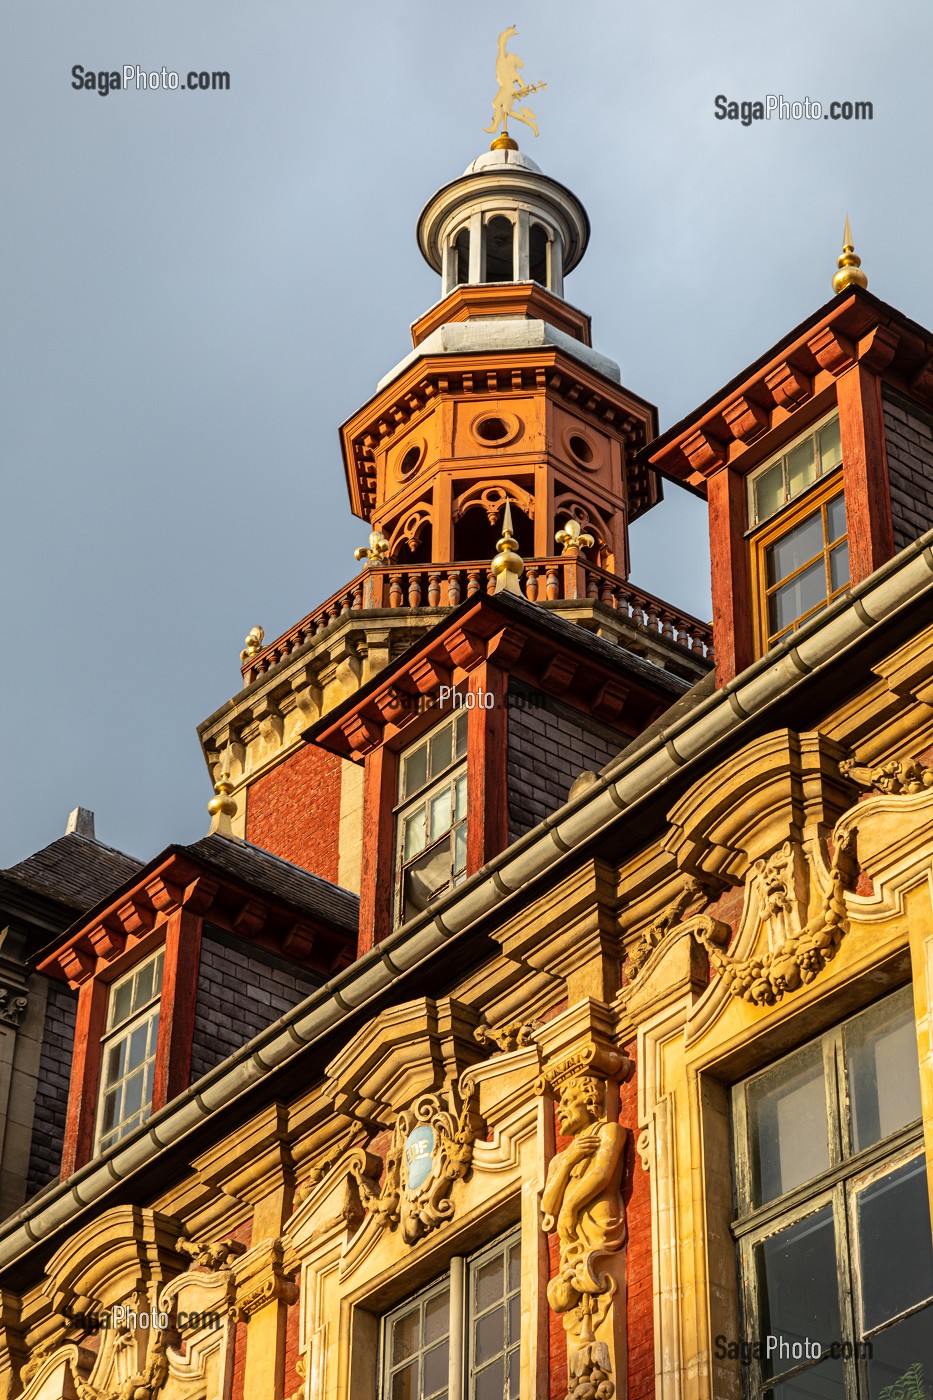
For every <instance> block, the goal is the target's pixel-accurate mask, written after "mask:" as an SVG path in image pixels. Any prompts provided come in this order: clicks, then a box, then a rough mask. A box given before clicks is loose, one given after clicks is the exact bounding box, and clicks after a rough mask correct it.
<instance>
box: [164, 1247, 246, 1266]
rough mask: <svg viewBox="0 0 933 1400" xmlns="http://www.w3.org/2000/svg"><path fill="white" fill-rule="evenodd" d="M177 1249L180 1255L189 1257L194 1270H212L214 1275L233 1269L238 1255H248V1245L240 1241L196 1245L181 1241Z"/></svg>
mask: <svg viewBox="0 0 933 1400" xmlns="http://www.w3.org/2000/svg"><path fill="white" fill-rule="evenodd" d="M175 1248H176V1250H177V1251H178V1253H179V1254H186V1255H187V1256H188V1258H189V1259H190V1260H191V1267H192V1268H197V1269H210V1271H211V1272H212V1273H217V1272H218V1271H219V1270H221V1269H229V1268H231V1266H232V1263H233V1260H234V1259H235V1258H236V1257H237V1256H238V1255H240V1254H245V1253H246V1245H245V1244H241V1243H240V1241H239V1240H218V1241H217V1242H216V1243H214V1244H206V1243H205V1244H196V1243H194V1242H193V1241H191V1240H186V1239H180V1240H179V1241H178V1242H177V1244H176V1245H175Z"/></svg>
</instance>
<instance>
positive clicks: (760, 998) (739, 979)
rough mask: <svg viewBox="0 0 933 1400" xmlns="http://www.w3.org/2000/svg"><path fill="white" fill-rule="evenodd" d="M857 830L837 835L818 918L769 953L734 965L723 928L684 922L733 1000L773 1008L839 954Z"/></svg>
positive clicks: (701, 919)
mask: <svg viewBox="0 0 933 1400" xmlns="http://www.w3.org/2000/svg"><path fill="white" fill-rule="evenodd" d="M855 837H856V828H855V827H854V826H852V827H850V828H849V829H848V830H844V831H837V833H836V842H837V844H836V847H835V850H834V852H833V859H832V865H831V867H830V887H829V891H828V893H827V894H826V896H825V898H824V900H823V904H822V908H821V909H820V911H819V913H818V914H816V915H814V917H813V918H812V919H810V920H809V922H808V923H807V925H806V927H805V928H803V929H802V930H801V931H800V933H799V934H797V935H795V936H791V937H788V938H786V939H785V940H784V942H783V943H781V944H780V945H779V946H778V947H776V948H774V949H773V951H771V952H770V953H763V954H760V955H756V956H755V957H751V958H746V959H744V960H743V961H739V960H737V959H735V958H732V957H730V955H729V954H728V952H726V951H725V948H724V946H723V945H724V943H725V942H726V941H727V939H728V935H729V933H730V932H731V931H730V930H729V929H728V926H727V925H723V924H721V923H718V921H716V920H714V919H711V918H709V917H708V916H707V915H699V916H697V917H695V918H693V919H691V920H690V921H689V923H690V925H691V926H692V930H693V933H694V937H696V938H697V939H698V940H699V942H700V943H702V944H703V946H704V948H705V949H706V951H707V952H708V953H709V958H710V962H711V964H712V966H713V967H714V968H715V969H716V971H717V972H718V973H719V976H720V977H721V978H723V980H724V981H725V983H726V986H727V987H728V990H729V991H730V993H731V994H732V995H733V996H736V997H740V998H741V999H742V1000H743V1001H747V1002H750V1003H752V1004H753V1005H755V1006H772V1005H773V1004H774V1003H775V1002H777V1001H780V1000H781V998H782V997H784V996H785V995H786V994H787V993H788V992H793V991H796V989H797V988H798V987H800V986H804V985H806V984H807V983H808V982H812V981H813V979H814V978H815V977H816V976H817V975H818V974H819V973H820V972H821V971H822V970H823V968H824V967H825V966H826V964H827V963H828V962H830V961H831V960H832V959H833V958H834V957H835V956H836V953H837V952H838V949H839V945H840V943H841V942H842V939H843V937H844V935H845V932H846V927H847V918H846V906H845V899H844V897H843V896H844V894H845V891H846V890H847V889H850V888H851V887H852V885H853V883H854V881H855V877H856V875H857V873H858V867H857V864H856V861H855V854H854V847H855Z"/></svg>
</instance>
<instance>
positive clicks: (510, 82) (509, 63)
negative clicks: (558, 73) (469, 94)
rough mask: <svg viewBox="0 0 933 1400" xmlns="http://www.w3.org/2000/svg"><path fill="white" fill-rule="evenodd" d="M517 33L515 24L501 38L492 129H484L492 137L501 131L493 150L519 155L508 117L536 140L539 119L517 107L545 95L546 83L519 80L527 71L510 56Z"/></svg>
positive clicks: (529, 110) (525, 108)
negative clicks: (537, 94)
mask: <svg viewBox="0 0 933 1400" xmlns="http://www.w3.org/2000/svg"><path fill="white" fill-rule="evenodd" d="M517 33H518V30H517V29H516V28H515V25H514V24H510V25H509V27H508V29H503V31H502V33H501V34H500V35H499V52H498V54H497V55H496V82H497V84H498V87H497V88H496V95H495V97H494V98H493V99H492V121H491V122H490V124H489V126H485V127H483V130H484V131H488V132H490V133H492V132H496V131H498V129H499V127H500V126H501V127H502V133H501V135H499V136H496V139H495V140H494V141H493V143H492V145H491V146H490V148H489V149H490V150H492V151H499V150H509V151H517V150H518V142H517V141H516V140H514V139H513V138H512V137H511V136H510V135H509V117H511V118H512V119H513V121H517V122H524V123H525V125H526V126H529V127H531V130H532V131H533V132H534V134H535V136H537V134H538V118H537V117H536V116H535V114H534V112H533V111H532V110H531V108H530V107H516V105H515V104H516V102H517V101H518V100H519V98H521V97H528V95H529V94H530V93H532V92H543V91H544V89H545V88H546V87H547V83H523V82H522V80H521V77H520V76H519V75H520V73H521V70H522V69H523V68H524V66H525V65H524V63H523V62H522V60H521V59H520V58H519V56H518V54H517V53H509V52H508V44H509V40H510V39H511V38H512V36H513V35H515V34H517Z"/></svg>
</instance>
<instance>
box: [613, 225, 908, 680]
mask: <svg viewBox="0 0 933 1400" xmlns="http://www.w3.org/2000/svg"><path fill="white" fill-rule="evenodd" d="M847 248H848V253H849V254H850V255H851V246H850V245H847ZM846 256H847V254H844V255H843V259H840V264H841V272H843V273H844V272H846V267H845V266H843V262H844V259H845V258H846ZM852 259H854V255H851V257H850V263H851V261H852ZM854 261H855V266H849V267H848V275H855V274H856V273H857V275H858V277H859V278H862V277H863V274H861V273H860V272H858V270H857V259H855V260H854ZM837 275H838V274H837ZM846 280H847V277H846V276H843V277H841V281H842V282H843V286H842V290H841V291H840V292H839V293H838V294H837V295H836V296H835V297H834V298H833V300H832V301H830V302H828V303H827V304H826V305H825V306H822V307H821V308H820V309H819V311H817V312H815V313H814V314H813V315H812V316H811V317H809V318H808V319H807V320H806V321H804V322H803V323H802V324H801V325H799V326H797V327H796V328H795V329H794V330H793V331H791V332H790V333H789V334H788V335H786V336H785V337H784V339H783V340H781V341H780V342H779V343H778V344H777V345H775V346H774V347H773V348H772V349H771V350H769V351H767V352H766V354H764V355H762V356H761V358H760V359H758V360H756V361H755V363H754V364H752V365H750V366H749V367H748V368H747V369H745V370H743V371H742V373H741V374H739V375H737V376H736V378H735V379H733V380H732V381H731V382H730V383H729V384H727V385H726V386H725V388H723V389H722V390H720V391H719V392H718V393H717V394H715V395H714V396H713V397H712V398H710V399H708V400H707V401H706V403H704V404H702V405H701V406H700V407H699V408H698V409H697V410H695V412H693V413H691V414H689V415H688V416H687V417H686V418H684V419H682V420H681V422H679V423H677V424H676V425H675V426H674V427H673V428H670V429H669V430H668V431H667V432H665V433H663V434H662V435H661V436H660V437H659V438H657V439H656V440H655V441H654V442H653V443H651V444H649V445H648V446H647V447H646V448H645V449H643V451H642V453H641V454H640V455H641V456H642V458H643V461H644V463H645V465H650V466H651V467H654V468H655V469H656V470H658V471H660V472H661V473H662V474H664V475H667V476H669V477H672V478H674V479H675V480H677V481H679V482H681V483H682V484H683V485H685V486H688V487H690V488H692V489H693V490H694V491H696V492H697V493H698V494H700V495H702V496H703V497H704V498H705V499H706V500H707V501H708V504H709V530H710V555H711V567H712V592H713V629H714V636H715V639H716V664H717V679H718V682H719V684H724V683H725V682H726V681H728V680H730V679H732V677H734V676H735V675H737V674H738V673H739V672H740V671H742V670H743V669H744V668H745V667H746V666H748V665H749V664H750V663H751V662H752V661H753V660H755V659H756V657H759V656H762V655H764V654H765V653H766V652H767V651H769V650H770V649H771V648H772V647H773V646H775V645H777V644H779V643H780V642H781V641H783V640H784V639H785V638H787V637H788V636H790V635H791V634H792V633H793V632H794V631H796V630H797V629H798V628H799V627H800V626H802V625H803V624H804V623H805V622H807V621H809V619H810V618H811V617H814V616H816V615H817V614H818V613H819V612H820V611H821V610H822V609H823V608H825V607H826V606H827V605H828V604H829V603H831V602H833V601H834V600H835V598H837V597H839V596H840V595H841V594H842V593H844V592H845V591H846V589H847V588H849V587H850V586H851V585H853V584H856V583H859V582H860V581H861V580H862V579H864V578H866V577H867V576H868V575H869V574H871V573H872V572H873V571H874V570H875V569H877V568H878V567H879V565H881V564H883V563H885V561H886V560H888V559H890V558H891V557H892V555H893V554H894V553H895V552H896V551H897V550H900V549H903V548H905V547H906V546H907V545H908V544H910V543H911V541H912V540H914V539H916V538H917V537H918V536H919V535H921V534H922V533H923V532H924V531H926V530H928V529H930V528H931V527H933V333H931V332H930V331H927V330H925V329H924V328H923V327H922V326H918V325H917V324H916V323H915V322H913V321H910V320H909V319H908V318H907V317H906V316H903V315H902V314H901V313H900V312H899V311H896V310H895V309H894V308H893V307H890V306H887V305H886V304H885V303H884V302H883V301H880V300H879V299H878V298H877V297H875V296H873V295H872V294H871V293H870V292H868V291H867V290H865V288H864V287H862V286H860V285H845V282H846Z"/></svg>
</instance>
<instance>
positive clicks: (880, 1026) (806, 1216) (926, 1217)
mask: <svg viewBox="0 0 933 1400" xmlns="http://www.w3.org/2000/svg"><path fill="white" fill-rule="evenodd" d="M921 1133H922V1125H921V1122H920V1089H919V1066H918V1059H917V1033H916V1025H915V1022H914V1015H913V1001H912V994H911V989H910V988H909V987H907V988H904V989H903V990H902V991H900V992H896V993H895V994H894V995H893V996H889V997H886V998H885V999H884V1000H883V1001H881V1002H879V1003H877V1004H876V1005H875V1006H873V1007H870V1008H869V1009H868V1010H867V1011H863V1012H860V1013H859V1015H857V1016H853V1017H851V1018H850V1019H849V1020H848V1021H846V1022H845V1023H844V1024H843V1025H842V1026H839V1027H837V1028H836V1029H835V1030H832V1031H829V1032H827V1034H826V1035H823V1036H821V1037H820V1038H819V1039H818V1040H816V1041H814V1042H812V1043H811V1044H810V1045H807V1046H804V1047H803V1048H802V1049H800V1050H798V1051H795V1052H794V1053H793V1054H791V1055H788V1056H786V1057H785V1058H784V1059H783V1060H781V1061H779V1062H778V1063H777V1064H776V1065H772V1066H770V1067H769V1068H768V1069H767V1070H766V1071H764V1072H763V1073H761V1074H758V1075H754V1076H753V1077H752V1078H751V1079H748V1080H746V1081H745V1082H744V1083H743V1084H740V1085H737V1086H736V1088H735V1089H734V1090H733V1141H734V1150H735V1157H736V1199H737V1206H738V1214H737V1217H736V1220H735V1222H734V1224H733V1232H734V1234H735V1236H736V1238H737V1241H738V1252H739V1265H740V1275H741V1282H742V1290H743V1303H744V1317H745V1325H746V1329H747V1330H746V1336H745V1340H747V1341H749V1342H752V1343H758V1344H759V1345H758V1352H759V1354H758V1355H756V1356H755V1357H754V1358H753V1359H752V1361H751V1363H750V1365H749V1366H748V1368H747V1388H746V1394H747V1395H748V1396H750V1397H755V1400H803V1398H804V1397H814V1400H822V1398H823V1397H825V1400H829V1397H832V1398H833V1400H891V1397H893V1396H897V1397H901V1396H912V1395H916V1396H921V1397H925V1396H927V1395H933V1238H931V1226H930V1205H929V1187H928V1182H927V1172H926V1160H925V1157H924V1155H923V1151H922V1135H921ZM833 1353H835V1354H833ZM911 1385H913V1389H910V1386H911Z"/></svg>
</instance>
